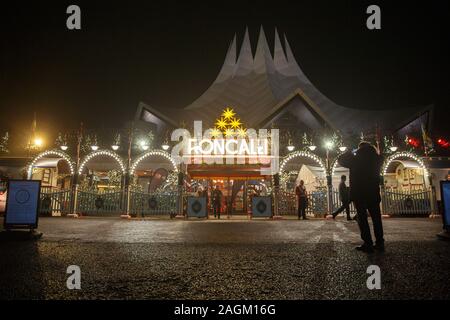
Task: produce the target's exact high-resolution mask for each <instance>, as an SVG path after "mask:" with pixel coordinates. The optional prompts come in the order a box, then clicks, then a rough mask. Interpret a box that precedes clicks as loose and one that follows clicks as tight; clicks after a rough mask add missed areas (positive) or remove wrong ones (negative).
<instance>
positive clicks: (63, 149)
mask: <svg viewBox="0 0 450 320" xmlns="http://www.w3.org/2000/svg"><path fill="white" fill-rule="evenodd" d="M60 148H61V150H62V151H66V150H67V149H68V148H69V147H68V146H66V145H62V146H60Z"/></svg>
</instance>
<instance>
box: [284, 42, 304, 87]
mask: <svg viewBox="0 0 450 320" xmlns="http://www.w3.org/2000/svg"><path fill="white" fill-rule="evenodd" d="M283 36H284V46H285V48H286V58H287V62H288V67H287V68H286V70H285V71H283V74H285V75H288V76H296V77H297V78H298V79H299V80H300V81H302V82H303V83H306V84H311V81H309V79H308V78H307V77H306V75H305V74H304V73H303V71H302V69H300V66H299V65H298V63H297V61H296V60H295V57H294V54H293V53H292V49H291V46H290V45H289V41H288V39H287V37H286V34H284V35H283Z"/></svg>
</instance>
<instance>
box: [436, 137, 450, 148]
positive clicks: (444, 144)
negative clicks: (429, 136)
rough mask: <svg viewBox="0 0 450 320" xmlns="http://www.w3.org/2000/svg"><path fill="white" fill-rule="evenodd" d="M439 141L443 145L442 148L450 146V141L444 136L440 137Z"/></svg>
mask: <svg viewBox="0 0 450 320" xmlns="http://www.w3.org/2000/svg"><path fill="white" fill-rule="evenodd" d="M437 143H438V144H439V145H440V146H441V147H442V148H449V147H450V142H448V141H447V140H445V139H444V138H439V139H438V141H437Z"/></svg>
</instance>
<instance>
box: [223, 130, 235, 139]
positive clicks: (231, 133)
mask: <svg viewBox="0 0 450 320" xmlns="http://www.w3.org/2000/svg"><path fill="white" fill-rule="evenodd" d="M234 135H235V132H234V130H233V129H226V130H225V137H227V138H230V137H232V136H234Z"/></svg>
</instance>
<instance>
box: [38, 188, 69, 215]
mask: <svg viewBox="0 0 450 320" xmlns="http://www.w3.org/2000/svg"><path fill="white" fill-rule="evenodd" d="M53 190H54V189H53ZM71 198H72V192H71V190H55V191H52V189H48V188H47V189H45V188H44V189H41V198H40V200H41V201H40V202H39V213H40V214H42V215H50V216H62V215H66V214H69V213H70V209H71V208H70V205H71Z"/></svg>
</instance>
